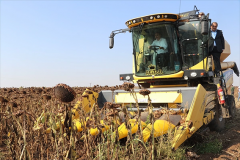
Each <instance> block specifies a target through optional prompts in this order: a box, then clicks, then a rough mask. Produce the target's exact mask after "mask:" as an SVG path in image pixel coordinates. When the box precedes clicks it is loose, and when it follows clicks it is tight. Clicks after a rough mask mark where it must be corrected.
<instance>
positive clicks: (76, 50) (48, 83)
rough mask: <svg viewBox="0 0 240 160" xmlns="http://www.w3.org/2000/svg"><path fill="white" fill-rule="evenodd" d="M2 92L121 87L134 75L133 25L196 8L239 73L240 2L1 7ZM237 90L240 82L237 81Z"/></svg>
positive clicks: (4, 3) (16, 3)
mask: <svg viewBox="0 0 240 160" xmlns="http://www.w3.org/2000/svg"><path fill="white" fill-rule="evenodd" d="M0 3H1V4H0V67H1V70H0V87H2V88H3V87H21V86H23V87H32V86H35V87H41V86H45V87H53V86H55V85H56V84H58V83H65V84H68V85H70V86H82V87H83V86H90V84H91V85H92V86H93V85H96V84H98V85H109V86H112V85H119V84H122V83H123V82H121V81H119V74H122V73H132V63H133V60H132V57H133V56H132V39H131V33H124V34H118V35H116V36H115V45H114V48H113V49H109V35H110V33H111V31H113V30H117V29H125V28H127V27H126V25H125V22H126V21H127V20H129V19H132V18H136V17H140V16H144V15H149V14H155V13H176V14H178V13H179V9H180V12H185V11H190V10H193V7H194V5H196V6H197V8H198V9H200V11H202V12H204V13H210V18H211V19H212V21H216V22H218V24H219V26H218V29H220V30H222V31H223V34H224V37H225V39H226V40H227V41H228V43H229V44H230V47H231V52H232V54H231V55H230V56H229V57H228V58H227V59H226V61H235V62H237V64H238V67H239V70H240V56H239V55H240V45H239V44H240V25H239V20H240V11H239V8H240V2H239V0H228V1H227V0H225V1H217V0H214V1H204V0H196V1H185V0H182V1H181V6H180V1H179V0H168V1H163V0H159V1H146V0H141V1H136V0H133V1H120V0H115V1H113V0H108V1H91V0H90V1H81V0H79V1H77V0H74V1H67V0H65V1H64V0H61V1H60V0H59V1H58V0H52V1H50V0H45V1H40V0H39V1H37V0H32V1H30V0H27V1H21V0H13V1H11V0H1V1H0ZM234 85H240V78H239V77H237V76H234Z"/></svg>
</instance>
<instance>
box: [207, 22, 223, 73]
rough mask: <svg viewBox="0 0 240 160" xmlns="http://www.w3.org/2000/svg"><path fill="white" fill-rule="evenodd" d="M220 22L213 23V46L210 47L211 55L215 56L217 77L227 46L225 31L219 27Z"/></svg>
mask: <svg viewBox="0 0 240 160" xmlns="http://www.w3.org/2000/svg"><path fill="white" fill-rule="evenodd" d="M217 27H218V23H217V22H213V23H212V25H211V35H212V38H213V46H211V47H210V48H209V53H210V55H212V56H213V61H214V66H215V75H216V76H217V77H219V76H220V73H219V72H220V71H221V70H222V69H221V64H220V56H221V53H222V52H223V50H224V48H225V42H224V37H223V33H222V31H221V30H218V29H217Z"/></svg>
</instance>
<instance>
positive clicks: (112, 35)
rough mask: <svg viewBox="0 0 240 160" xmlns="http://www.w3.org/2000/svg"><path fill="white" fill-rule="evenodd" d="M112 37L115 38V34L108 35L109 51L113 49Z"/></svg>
mask: <svg viewBox="0 0 240 160" xmlns="http://www.w3.org/2000/svg"><path fill="white" fill-rule="evenodd" d="M114 36H115V34H114V33H113V32H112V33H111V34H110V37H109V38H110V39H109V48H110V49H112V48H113V46H114Z"/></svg>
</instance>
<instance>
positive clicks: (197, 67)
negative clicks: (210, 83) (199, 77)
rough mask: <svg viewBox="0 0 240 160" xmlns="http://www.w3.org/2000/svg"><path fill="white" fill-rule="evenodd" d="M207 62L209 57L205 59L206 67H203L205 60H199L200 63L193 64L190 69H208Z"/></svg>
mask: <svg viewBox="0 0 240 160" xmlns="http://www.w3.org/2000/svg"><path fill="white" fill-rule="evenodd" d="M206 64H207V58H205V59H204V67H205V68H203V61H201V62H199V63H198V64H196V65H194V66H192V67H191V68H189V70H190V69H191V70H193V69H205V70H206Z"/></svg>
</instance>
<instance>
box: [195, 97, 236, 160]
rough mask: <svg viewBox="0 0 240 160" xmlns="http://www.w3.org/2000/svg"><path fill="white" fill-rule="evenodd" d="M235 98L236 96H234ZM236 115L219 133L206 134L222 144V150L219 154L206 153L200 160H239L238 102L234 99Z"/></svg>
mask: <svg viewBox="0 0 240 160" xmlns="http://www.w3.org/2000/svg"><path fill="white" fill-rule="evenodd" d="M235 97H236V94H235ZM235 102H236V107H237V114H236V117H235V118H234V119H229V120H227V122H226V127H225V129H224V130H223V131H222V132H220V133H217V132H209V133H208V134H209V135H211V136H214V137H216V138H217V139H218V140H219V141H220V142H221V143H222V150H221V152H220V153H219V154H213V153H207V154H203V155H200V157H199V159H200V160H210V159H211V160H212V159H214V160H216V159H223V160H224V159H225V160H239V159H240V101H239V102H237V98H235Z"/></svg>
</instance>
